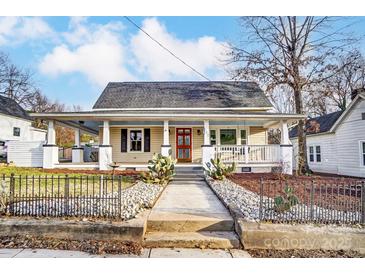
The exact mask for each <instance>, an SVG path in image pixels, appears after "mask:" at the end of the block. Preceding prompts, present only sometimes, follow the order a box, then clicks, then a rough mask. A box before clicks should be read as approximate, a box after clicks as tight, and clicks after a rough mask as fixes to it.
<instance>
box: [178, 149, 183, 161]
mask: <svg viewBox="0 0 365 274" xmlns="http://www.w3.org/2000/svg"><path fill="white" fill-rule="evenodd" d="M177 151H178V153H177V154H178V158H180V159H183V158H184V155H183V151H184V150H183V149H181V148H179V149H178V150H177Z"/></svg>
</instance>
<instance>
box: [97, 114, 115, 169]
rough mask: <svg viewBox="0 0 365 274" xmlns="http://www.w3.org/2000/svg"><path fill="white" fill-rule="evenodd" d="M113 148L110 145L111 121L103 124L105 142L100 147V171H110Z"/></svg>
mask: <svg viewBox="0 0 365 274" xmlns="http://www.w3.org/2000/svg"><path fill="white" fill-rule="evenodd" d="M112 159H113V158H112V146H111V145H110V128H109V121H104V123H103V142H102V144H101V145H99V169H100V170H108V169H110V166H109V164H111V163H112V161H113V160H112Z"/></svg>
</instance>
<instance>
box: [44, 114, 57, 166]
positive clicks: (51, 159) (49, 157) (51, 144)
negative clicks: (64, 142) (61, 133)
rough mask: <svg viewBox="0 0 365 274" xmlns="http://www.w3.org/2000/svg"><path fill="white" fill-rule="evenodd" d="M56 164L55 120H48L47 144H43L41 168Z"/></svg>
mask: <svg viewBox="0 0 365 274" xmlns="http://www.w3.org/2000/svg"><path fill="white" fill-rule="evenodd" d="M55 164H58V146H57V145H56V128H55V121H53V120H50V121H48V129H47V144H44V145H43V168H54V167H55Z"/></svg>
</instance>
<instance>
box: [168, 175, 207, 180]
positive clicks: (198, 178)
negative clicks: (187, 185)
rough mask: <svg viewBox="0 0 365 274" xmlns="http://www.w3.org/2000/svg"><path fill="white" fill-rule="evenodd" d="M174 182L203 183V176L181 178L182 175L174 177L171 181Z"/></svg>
mask: <svg viewBox="0 0 365 274" xmlns="http://www.w3.org/2000/svg"><path fill="white" fill-rule="evenodd" d="M173 180H174V181H204V180H205V179H204V177H203V176H183V175H176V176H175V177H174V179H173Z"/></svg>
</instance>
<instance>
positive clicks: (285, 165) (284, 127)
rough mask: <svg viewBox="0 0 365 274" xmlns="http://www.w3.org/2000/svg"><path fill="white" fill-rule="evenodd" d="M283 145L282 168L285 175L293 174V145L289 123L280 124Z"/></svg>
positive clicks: (281, 148)
mask: <svg viewBox="0 0 365 274" xmlns="http://www.w3.org/2000/svg"><path fill="white" fill-rule="evenodd" d="M280 131H281V144H280V157H281V168H282V172H283V173H284V174H289V175H292V174H293V145H292V144H291V143H290V140H289V130H288V123H287V121H281V122H280Z"/></svg>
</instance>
